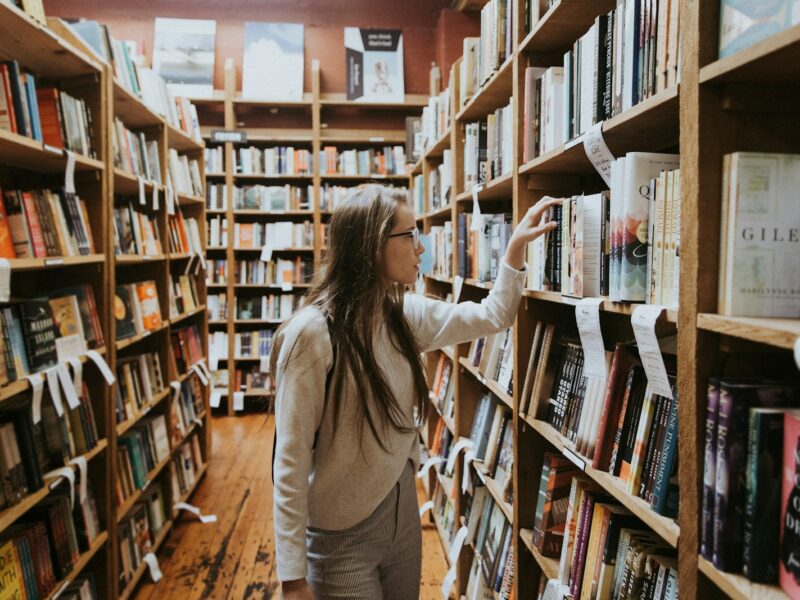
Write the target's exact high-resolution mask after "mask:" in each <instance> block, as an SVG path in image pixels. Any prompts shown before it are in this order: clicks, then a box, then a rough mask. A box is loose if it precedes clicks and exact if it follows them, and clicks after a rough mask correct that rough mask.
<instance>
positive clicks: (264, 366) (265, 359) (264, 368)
mask: <svg viewBox="0 0 800 600" xmlns="http://www.w3.org/2000/svg"><path fill="white" fill-rule="evenodd" d="M259 362H260V364H259V369H258V370H259V371H261V372H262V373H269V354H264V355H262V356H261V358H260V359H259Z"/></svg>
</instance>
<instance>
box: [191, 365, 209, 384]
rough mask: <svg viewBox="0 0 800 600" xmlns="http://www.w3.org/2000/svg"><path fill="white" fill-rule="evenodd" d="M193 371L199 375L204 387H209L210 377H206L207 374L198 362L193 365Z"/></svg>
mask: <svg viewBox="0 0 800 600" xmlns="http://www.w3.org/2000/svg"><path fill="white" fill-rule="evenodd" d="M192 371H194V372H195V374H196V375H197V378H198V379H199V380H200V383H202V384H203V387H207V386H208V378H207V377H206V374H205V373H203V369H201V368H200V367H198V366H197V365H196V364H194V365H192Z"/></svg>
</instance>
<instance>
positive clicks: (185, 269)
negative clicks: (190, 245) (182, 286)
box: [183, 252, 195, 275]
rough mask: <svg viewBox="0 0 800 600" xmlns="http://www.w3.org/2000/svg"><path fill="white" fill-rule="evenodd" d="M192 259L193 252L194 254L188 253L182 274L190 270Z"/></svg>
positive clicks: (193, 256) (186, 273) (193, 257)
mask: <svg viewBox="0 0 800 600" xmlns="http://www.w3.org/2000/svg"><path fill="white" fill-rule="evenodd" d="M194 259H195V254H194V252H192V253H191V254H190V255H189V258H188V260H187V261H186V268H184V269H183V274H184V275H188V274H189V273H190V272H191V270H192V262H193V261H194Z"/></svg>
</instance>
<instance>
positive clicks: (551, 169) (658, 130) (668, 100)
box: [519, 86, 678, 175]
mask: <svg viewBox="0 0 800 600" xmlns="http://www.w3.org/2000/svg"><path fill="white" fill-rule="evenodd" d="M603 139H604V140H605V142H606V145H607V146H608V148H609V150H610V151H611V153H612V154H613V155H614V156H623V155H624V154H625V153H626V152H633V151H641V152H654V151H658V150H663V149H664V148H668V147H670V146H675V145H677V143H678V86H672V87H670V88H668V89H666V90H664V91H663V92H660V93H658V94H656V95H655V96H652V97H650V98H648V99H647V100H644V101H642V102H640V103H639V104H637V105H636V106H634V107H633V108H631V109H629V110H626V111H625V112H623V113H621V114H619V115H617V116H615V117H612V118H611V119H608V120H607V121H605V122H604V123H603ZM582 141H583V138H582V137H579V138H576V139H574V140H572V141H570V142H568V143H566V144H564V145H562V146H559V147H558V148H555V149H554V150H552V151H551V152H548V153H547V154H543V155H541V156H537V157H536V158H534V159H533V160H531V161H528V162H527V163H525V164H524V165H522V166H521V167H520V169H519V172H520V174H521V175H528V174H540V173H548V174H553V173H558V174H562V175H591V174H593V173H595V170H594V166H593V165H592V163H591V162H589V159H588V158H587V157H586V152H585V151H584V149H583V143H582Z"/></svg>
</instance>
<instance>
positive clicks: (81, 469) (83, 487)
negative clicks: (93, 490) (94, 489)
mask: <svg viewBox="0 0 800 600" xmlns="http://www.w3.org/2000/svg"><path fill="white" fill-rule="evenodd" d="M69 464H71V465H75V466H76V467H78V473H79V475H80V481H79V482H78V502H80V503H81V504H83V503H84V502H85V501H86V491H87V489H88V487H89V474H88V473H89V467H88V465H87V464H86V457H85V456H78V457H76V458H73V459H72V460H71V461H69Z"/></svg>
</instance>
